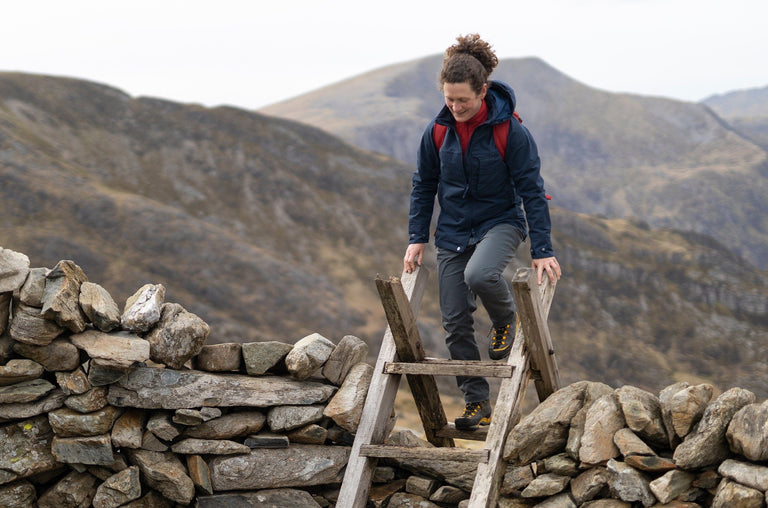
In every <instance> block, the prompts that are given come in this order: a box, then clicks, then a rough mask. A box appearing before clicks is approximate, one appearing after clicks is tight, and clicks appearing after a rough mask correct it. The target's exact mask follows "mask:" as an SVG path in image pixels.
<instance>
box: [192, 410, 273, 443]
mask: <svg viewBox="0 0 768 508" xmlns="http://www.w3.org/2000/svg"><path fill="white" fill-rule="evenodd" d="M266 419H267V418H266V416H264V413H260V412H258V411H244V412H238V413H229V414H226V415H224V416H221V417H219V418H214V419H213V420H210V421H207V422H205V423H202V424H200V425H196V426H194V427H190V428H187V429H186V430H184V436H185V437H194V438H199V439H232V438H235V437H243V436H247V435H248V434H254V433H256V432H258V431H260V430H261V428H262V427H263V426H264V422H265V421H266Z"/></svg>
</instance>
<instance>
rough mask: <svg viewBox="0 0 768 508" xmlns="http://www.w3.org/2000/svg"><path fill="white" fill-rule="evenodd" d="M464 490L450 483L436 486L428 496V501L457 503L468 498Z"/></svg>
mask: <svg viewBox="0 0 768 508" xmlns="http://www.w3.org/2000/svg"><path fill="white" fill-rule="evenodd" d="M468 498H469V496H468V495H467V493H466V492H464V491H463V490H461V489H458V488H456V487H452V486H450V485H443V486H441V487H440V488H438V489H437V490H436V491H435V492H434V493H433V494H432V495H431V496H430V497H429V500H430V501H434V502H435V503H444V504H458V503H459V501H462V500H464V499H468Z"/></svg>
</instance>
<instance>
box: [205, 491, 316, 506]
mask: <svg viewBox="0 0 768 508" xmlns="http://www.w3.org/2000/svg"><path fill="white" fill-rule="evenodd" d="M252 506H264V507H265V508H266V507H275V508H277V507H286V506H290V507H291V508H321V505H319V504H318V503H317V502H316V501H315V500H314V499H313V498H312V496H311V495H310V494H309V493H308V492H306V491H304V490H297V489H266V490H260V491H258V492H230V493H226V494H216V495H213V496H200V497H198V498H197V508H250V507H252Z"/></svg>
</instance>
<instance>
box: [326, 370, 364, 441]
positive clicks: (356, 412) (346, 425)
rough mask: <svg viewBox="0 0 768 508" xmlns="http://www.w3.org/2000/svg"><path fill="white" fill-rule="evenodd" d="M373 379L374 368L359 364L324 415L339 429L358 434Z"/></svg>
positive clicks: (350, 373)
mask: <svg viewBox="0 0 768 508" xmlns="http://www.w3.org/2000/svg"><path fill="white" fill-rule="evenodd" d="M372 377H373V367H371V366H370V365H368V364H367V363H358V364H357V365H355V366H354V367H352V368H351V369H350V371H349V373H348V375H347V377H346V378H345V379H344V382H343V383H342V385H341V388H339V391H337V392H336V395H334V396H333V398H332V399H331V400H330V402H328V405H327V406H326V407H325V411H324V412H323V414H324V415H325V416H326V417H328V418H331V419H332V420H333V421H334V422H336V425H338V426H339V427H341V428H343V429H346V430H348V431H350V432H352V433H355V432H357V426H358V425H359V424H360V417H361V416H362V413H363V406H364V405H365V397H366V395H367V394H368V388H369V387H370V386H371V378H372Z"/></svg>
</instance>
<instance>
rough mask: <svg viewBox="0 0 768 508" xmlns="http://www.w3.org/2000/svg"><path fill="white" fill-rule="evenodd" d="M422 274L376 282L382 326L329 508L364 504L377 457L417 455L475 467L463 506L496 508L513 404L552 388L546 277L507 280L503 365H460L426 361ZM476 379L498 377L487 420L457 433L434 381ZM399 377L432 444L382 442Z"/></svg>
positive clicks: (515, 411)
mask: <svg viewBox="0 0 768 508" xmlns="http://www.w3.org/2000/svg"><path fill="white" fill-rule="evenodd" d="M427 276H428V273H427V271H426V270H425V269H424V268H423V267H421V268H417V269H416V271H414V272H413V273H411V274H408V273H405V272H403V275H402V277H401V278H400V279H398V278H395V277H393V278H391V279H390V280H383V279H381V278H377V279H376V287H377V289H378V291H379V295H380V297H381V301H382V305H383V307H384V312H385V314H386V316H387V322H388V324H389V326H388V328H387V331H386V333H385V334H384V339H383V340H382V345H381V350H380V352H379V357H378V360H377V362H376V367H375V368H374V372H373V379H372V380H371V386H370V389H369V391H368V395H367V397H366V401H365V406H364V408H363V413H362V416H361V418H360V424H359V426H358V430H357V433H356V435H355V441H354V444H353V446H352V450H351V452H350V457H349V462H348V463H347V468H346V471H345V475H344V480H343V482H342V485H341V491H340V493H339V498H338V501H337V503H336V506H338V507H339V508H362V507H365V506H366V503H367V496H368V491H369V489H370V482H371V476H372V473H373V469H374V467H375V465H376V460H377V458H382V457H387V458H395V459H397V458H420V459H429V460H451V461H470V462H476V463H478V468H477V474H476V476H475V482H474V488H473V489H472V493H471V497H470V500H469V506H470V508H481V507H484V508H492V507H495V506H496V503H497V500H498V491H499V487H500V484H501V477H502V474H503V467H502V466H503V463H502V462H503V457H502V454H503V451H504V445H505V440H506V437H507V434H508V433H509V431H510V430H511V428H512V426H513V425H514V424H516V423H517V421H518V420H519V418H520V411H521V404H522V400H523V397H524V395H525V390H526V387H527V385H528V381H529V380H530V379H534V381H535V384H536V391H537V393H538V396H539V400H541V401H543V400H544V399H545V398H546V397H548V396H549V395H550V394H552V393H553V392H554V391H555V390H557V389H558V388H559V383H560V380H559V374H558V370H557V363H556V362H555V357H554V349H553V347H552V341H551V337H550V335H549V328H548V327H547V323H546V319H547V315H548V314H549V308H550V306H551V302H552V297H553V295H554V289H555V284H552V283H550V281H549V280H548V279H547V280H546V281H545V282H544V283H543V284H542V285H541V286H539V285H538V284H536V274H535V272H534V271H533V270H531V269H530V268H521V269H519V270H518V271H517V273H516V274H515V276H514V278H513V280H512V287H513V291H514V294H515V300H516V303H517V309H518V316H519V318H520V325H521V326H520V327H519V328H518V330H517V333H516V336H515V342H514V345H513V346H512V351H511V353H510V355H509V357H508V359H507V361H506V362H460V361H455V360H442V359H434V358H426V357H425V353H424V348H423V345H422V343H421V338H420V336H419V331H418V326H417V324H416V315H417V313H418V309H419V307H420V304H421V298H422V296H423V294H424V286H425V283H426V279H427ZM468 373H469V374H472V375H482V376H487V377H491V376H495V377H500V378H502V381H501V386H500V388H499V394H498V398H497V400H496V404H495V406H494V408H493V418H492V420H491V424H490V426H489V427H487V428H482V427H481V428H480V429H478V430H474V431H463V430H457V429H456V428H455V427H454V426H453V424H449V423H448V422H447V418H446V416H445V411H444V410H443V407H442V404H441V402H440V395H439V393H438V390H437V384H436V382H435V379H434V376H436V375H450V376H456V375H466V374H468ZM403 374H405V375H406V379H407V380H408V385H409V387H410V389H411V392H412V394H413V398H414V402H415V403H416V407H417V408H418V410H419V416H420V417H421V420H422V423H423V425H424V433H425V435H426V437H427V440H428V441H429V442H430V443H432V444H433V445H435V447H426V448H424V447H403V446H391V445H385V444H383V443H384V440H385V439H386V435H385V434H386V432H387V430H388V429H389V425H388V424H389V420H390V416H391V414H392V410H393V408H394V402H395V396H396V394H397V387H398V385H399V381H400V377H401V375H403ZM454 438H460V439H476V440H484V441H485V447H484V448H483V449H479V450H478V449H466V448H455V447H454V441H453V439H454Z"/></svg>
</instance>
